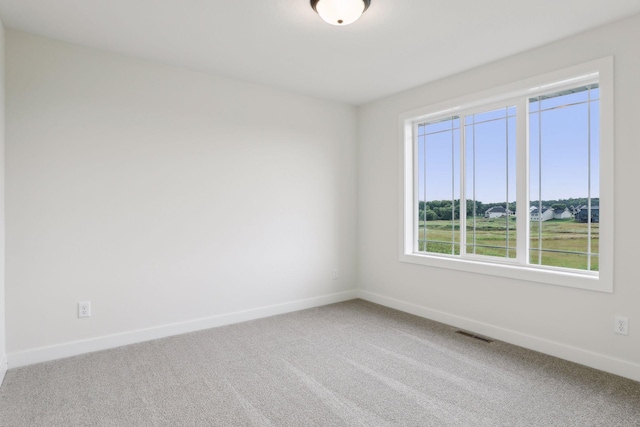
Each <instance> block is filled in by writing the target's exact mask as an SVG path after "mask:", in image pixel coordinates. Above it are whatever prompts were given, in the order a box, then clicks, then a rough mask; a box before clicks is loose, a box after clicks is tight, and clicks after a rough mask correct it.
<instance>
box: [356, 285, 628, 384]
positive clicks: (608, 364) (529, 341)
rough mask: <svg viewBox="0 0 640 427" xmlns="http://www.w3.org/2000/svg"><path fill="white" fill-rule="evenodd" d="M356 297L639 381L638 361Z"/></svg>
mask: <svg viewBox="0 0 640 427" xmlns="http://www.w3.org/2000/svg"><path fill="white" fill-rule="evenodd" d="M358 298H361V299H363V300H366V301H370V302H373V303H376V304H380V305H384V306H386V307H390V308H394V309H396V310H400V311H404V312H406V313H410V314H414V315H416V316H420V317H424V318H427V319H431V320H435V321H437V322H440V323H445V324H447V325H451V326H454V327H456V328H460V329H465V330H467V331H470V332H474V333H477V334H480V335H485V336H487V337H491V338H495V339H497V340H500V341H504V342H507V343H510V344H514V345H517V346H520V347H524V348H528V349H530V350H535V351H539V352H540V353H544V354H548V355H551V356H555V357H559V358H561V359H565V360H569V361H571V362H575V363H579V364H581V365H585V366H589V367H591V368H595V369H599V370H601V371H605V372H609V373H612V374H615V375H620V376H621V377H625V378H629V379H632V380H635V381H640V364H637V363H633V362H629V361H626V360H622V359H617V358H615V357H611V356H607V355H604V354H600V353H595V352H592V351H589V350H584V349H581V348H578V347H573V346H570V345H566V344H562V343H559V342H556V341H550V340H547V339H544V338H540V337H536V336H533V335H528V334H524V333H522V332H518V331H514V330H511V329H506V328H502V327H499V326H495V325H491V324H488V323H483V322H478V321H476V320H473V319H469V318H466V317H462V316H457V315H453V314H449V313H445V312H443V311H439V310H434V309H431V308H428V307H423V306H419V305H416V304H412V303H409V302H406V301H401V300H398V299H395V298H389V297H386V296H384V295H379V294H376V293H373V292H367V291H362V290H359V291H358Z"/></svg>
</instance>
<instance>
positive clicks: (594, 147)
mask: <svg viewBox="0 0 640 427" xmlns="http://www.w3.org/2000/svg"><path fill="white" fill-rule="evenodd" d="M592 90H593V86H584V87H581V88H576V89H572V90H568V91H563V92H557V93H553V94H549V95H545V96H542V97H539V98H535V100H538V101H540V103H541V105H542V110H541V111H539V112H535V111H534V112H531V113H530V117H529V143H530V145H529V148H530V153H529V160H530V188H529V190H530V209H529V217H530V249H531V252H530V260H529V262H530V263H531V264H540V265H548V266H555V267H565V268H574V269H582V270H589V269H594V266H595V268H596V269H597V259H596V258H597V257H595V256H594V255H593V254H594V253H595V254H597V252H598V249H597V246H598V232H597V227H596V226H595V224H596V221H597V219H598V215H599V206H598V201H599V186H598V184H597V182H598V181H599V178H598V177H599V172H598V167H597V165H598V164H599V149H598V147H599V141H598V136H597V135H599V115H598V108H597V101H595V102H592V101H590V96H591V91H592ZM530 101H532V100H530ZM559 106H562V108H557V107H559ZM545 108H550V109H546V110H545ZM594 181H595V182H594ZM589 212H590V213H591V218H592V219H591V221H589V220H588V218H589Z"/></svg>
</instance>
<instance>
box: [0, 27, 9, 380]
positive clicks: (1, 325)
mask: <svg viewBox="0 0 640 427" xmlns="http://www.w3.org/2000/svg"><path fill="white" fill-rule="evenodd" d="M4 301H5V297H4V25H2V21H0V384H2V380H3V379H4V374H5V372H6V371H7V357H6V356H7V352H6V332H5V303H4Z"/></svg>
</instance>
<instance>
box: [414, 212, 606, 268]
mask: <svg viewBox="0 0 640 427" xmlns="http://www.w3.org/2000/svg"><path fill="white" fill-rule="evenodd" d="M424 224H425V222H424V221H420V232H419V239H420V241H421V243H420V250H421V251H424V250H425V244H426V249H427V250H428V251H429V252H437V253H446V254H451V253H452V251H453V253H455V254H459V253H460V241H459V239H460V234H459V231H458V230H459V228H460V224H459V221H457V220H456V221H453V222H452V221H450V220H449V221H444V220H439V221H426V236H425V228H424ZM541 234H542V236H541V237H542V239H541V240H542V251H540V252H539V251H538V248H539V242H540V233H539V223H537V222H532V223H531V229H530V254H529V255H530V258H529V259H530V262H531V263H532V264H540V263H541V264H542V265H548V266H555V267H565V268H576V269H581V270H586V269H587V268H588V255H586V254H576V253H571V252H587V251H588V242H589V235H588V224H586V223H579V222H575V221H574V220H573V219H562V220H559V219H555V220H550V221H545V222H543V223H542V233H541ZM474 235H475V246H474ZM508 236H509V238H508V245H507V221H506V219H505V218H493V219H486V218H476V219H475V232H474V221H473V218H468V219H467V241H466V244H467V248H466V251H467V253H475V254H478V255H491V256H499V257H505V256H509V257H510V258H515V256H516V250H515V248H516V221H515V218H510V219H509V221H508ZM425 237H426V242H425V241H424V240H425ZM598 239H599V224H597V223H594V224H591V253H592V255H591V270H593V271H597V270H598V256H597V254H598V242H599V240H598ZM452 241H453V242H455V243H453V244H452V243H448V242H452ZM444 242H447V243H444ZM507 247H508V248H509V249H508V255H507ZM554 251H561V252H554ZM540 253H541V254H542V259H541V262H540V258H539V254H540Z"/></svg>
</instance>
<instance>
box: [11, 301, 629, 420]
mask: <svg viewBox="0 0 640 427" xmlns="http://www.w3.org/2000/svg"><path fill="white" fill-rule="evenodd" d="M455 331H456V330H455V329H454V328H452V327H449V326H446V325H442V324H439V323H436V322H432V321H429V320H425V319H422V318H419V317H415V316H411V315H408V314H405V313H402V312H398V311H395V310H391V309H388V308H385V307H381V306H378V305H375V304H371V303H368V302H365V301H361V300H354V301H349V302H345V303H340V304H333V305H329V306H325V307H319V308H315V309H310V310H304V311H299V312H296V313H290V314H285V315H281V316H275V317H270V318H265V319H260V320H255V321H251V322H245V323H240V324H236V325H230V326H225V327H220V328H215V329H210V330H206V331H201V332H196V333H191V334H186V335H181V336H176V337H172V338H166V339H162V340H157V341H151V342H146V343H142V344H136V345H131V346H127V347H121V348H117V349H113V350H107V351H102V352H97V353H92V354H87V355H83V356H78V357H73V358H68V359H64V360H58V361H54V362H48V363H42V364H38V365H32V366H27V367H23V368H18V369H12V370H10V371H9V372H7V375H6V378H5V381H4V384H3V386H2V388H1V389H0V425H2V426H640V383H638V382H634V381H631V380H627V379H624V378H620V377H617V376H614V375H610V374H607V373H604V372H601V371H597V370H594V369H590V368H587V367H584V366H579V365H576V364H573V363H570V362H566V361H563V360H560V359H557V358H553V357H550V356H545V355H542V354H540V353H536V352H533V351H529V350H525V349H522V348H519V347H515V346H512V345H509V344H505V343H502V342H499V341H494V342H491V343H485V342H483V341H480V340H477V339H474V338H470V337H467V336H464V335H460V334H457V333H455Z"/></svg>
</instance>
